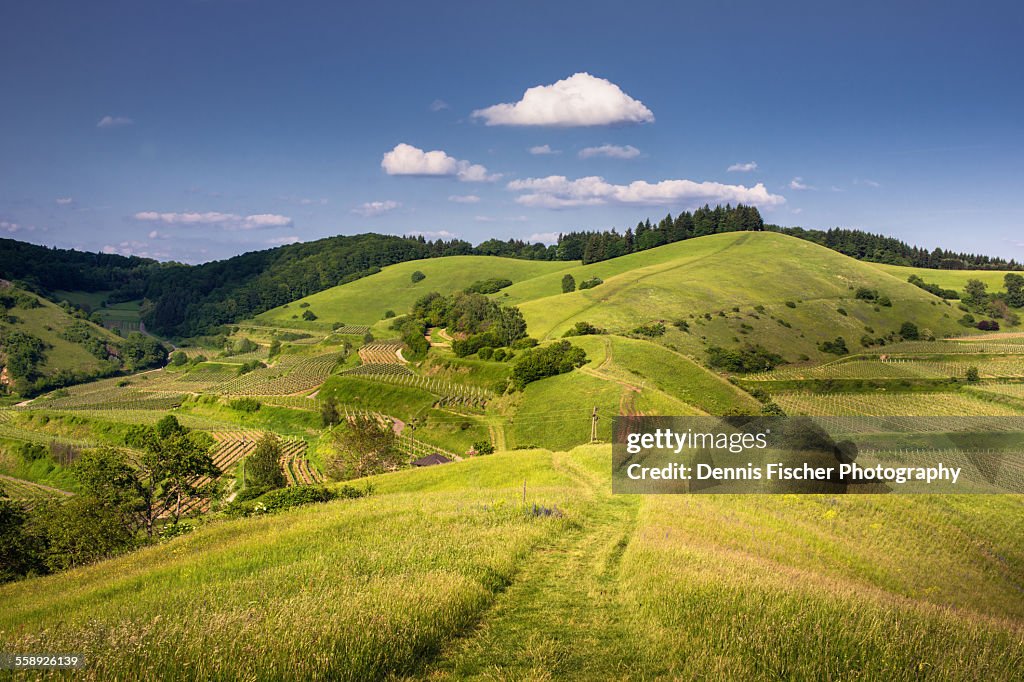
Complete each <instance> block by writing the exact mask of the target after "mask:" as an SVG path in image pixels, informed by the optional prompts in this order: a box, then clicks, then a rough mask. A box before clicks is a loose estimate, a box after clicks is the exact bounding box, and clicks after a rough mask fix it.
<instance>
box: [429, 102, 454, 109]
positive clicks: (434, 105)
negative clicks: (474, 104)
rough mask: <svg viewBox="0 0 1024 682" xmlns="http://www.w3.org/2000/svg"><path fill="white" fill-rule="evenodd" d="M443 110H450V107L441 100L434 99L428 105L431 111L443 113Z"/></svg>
mask: <svg viewBox="0 0 1024 682" xmlns="http://www.w3.org/2000/svg"><path fill="white" fill-rule="evenodd" d="M445 109H451V107H450V106H449V105H448V102H445V101H444V100H443V99H435V100H434V101H433V102H431V103H430V110H431V111H444V110H445Z"/></svg>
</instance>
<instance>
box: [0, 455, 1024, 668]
mask: <svg viewBox="0 0 1024 682" xmlns="http://www.w3.org/2000/svg"><path fill="white" fill-rule="evenodd" d="M609 458H610V455H609V451H608V449H607V447H584V448H578V449H576V450H574V451H572V452H570V453H554V454H552V453H550V452H547V451H542V450H538V451H529V452H516V453H507V454H499V455H495V456H491V457H486V458H480V459H476V460H470V461H466V462H462V463H456V464H451V465H446V466H443V467H437V468H435V469H432V470H414V471H405V472H400V473H397V474H390V475H385V476H381V477H377V478H376V479H374V480H373V481H372V483H373V485H374V494H373V495H371V496H370V497H368V498H364V499H359V500H346V501H338V502H333V503H329V504H327V505H319V506H314V507H309V508H305V509H299V510H295V511H291V512H285V513H282V514H280V515H277V516H270V517H264V518H257V519H250V520H238V521H225V522H218V523H212V524H210V525H208V526H207V527H205V528H201V529H200V530H198V531H195V532H194V533H192V534H190V535H187V536H185V537H181V538H177V539H175V540H172V541H170V542H167V543H165V544H162V545H159V546H156V547H153V548H150V549H147V550H143V551H140V552H137V553H135V554H132V555H129V556H126V557H123V558H119V559H114V560H111V561H107V562H103V563H100V564H97V565H94V566H91V567H86V568H83V569H77V570H73V571H70V572H67V573H65V574H62V575H56V576H51V577H46V578H39V579H30V580H26V581H23V582H20V583H15V584H10V585H5V586H3V587H0V600H2V602H3V604H4V609H3V610H2V611H0V648H3V649H4V650H7V651H44V650H45V651H76V652H84V653H85V654H86V656H87V657H88V659H89V661H90V664H89V668H88V670H87V671H86V672H85V676H86V677H87V678H89V679H107V678H111V677H132V678H133V679H172V678H206V679H211V678H217V679H247V678H248V679H251V678H257V677H258V678H267V677H273V678H276V679H368V678H381V677H386V676H388V675H399V676H403V675H404V676H411V677H416V678H426V677H429V678H431V679H467V678H469V679H494V678H495V676H498V677H499V678H501V679H537V678H542V677H543V678H557V679H588V680H589V679H609V678H617V679H618V678H630V677H641V676H642V677H648V678H654V677H666V678H687V679H689V678H694V677H706V676H709V675H710V676H712V677H720V678H733V679H736V678H744V679H777V678H780V677H781V678H787V679H789V678H794V679H826V678H832V679H838V678H842V679H853V678H857V679H908V680H909V679H919V678H920V677H922V676H925V677H933V676H934V677H937V678H941V679H990V680H1009V679H1013V678H1014V676H1016V675H1017V674H1018V673H1019V671H1020V669H1021V666H1022V665H1024V654H1022V651H1024V649H1022V646H1021V643H1022V637H1024V602H1022V601H1021V599H1020V592H1019V590H1020V584H1019V576H1020V575H1021V573H1022V571H1024V544H1022V538H1024V513H1022V512H1024V506H1022V503H1021V501H1020V500H1019V499H1017V498H1016V497H1013V496H974V497H966V496H965V497H949V496H943V497H938V496H891V497H874V496H853V497H843V498H836V497H825V496H806V497H800V498H794V497H792V496H775V497H763V496H759V497H757V498H756V499H755V498H754V497H750V496H716V497H703V496H686V497H669V496H665V497H659V496H646V497H622V496H619V497H616V496H611V495H609V494H607V493H606V492H605V491H606V490H607V489H608V475H609V471H610V467H609ZM524 480H525V484H526V503H527V504H526V506H525V507H524V506H523V505H522V504H521V502H522V495H523V485H524ZM533 505H543V506H544V507H546V508H548V509H551V510H554V509H555V508H557V510H558V513H556V514H554V515H552V516H546V515H537V514H535V513H534V512H533V511H532V510H533V509H534V507H533ZM965 585H969V586H970V589H964V586H965ZM694 652H700V655H699V656H696V655H694Z"/></svg>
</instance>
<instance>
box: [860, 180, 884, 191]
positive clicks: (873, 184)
mask: <svg viewBox="0 0 1024 682" xmlns="http://www.w3.org/2000/svg"><path fill="white" fill-rule="evenodd" d="M853 184H855V185H866V186H868V187H873V188H875V189H877V188H879V187H881V186H882V183H880V182H875V181H874V180H867V179H864V178H861V179H857V180H854V181H853Z"/></svg>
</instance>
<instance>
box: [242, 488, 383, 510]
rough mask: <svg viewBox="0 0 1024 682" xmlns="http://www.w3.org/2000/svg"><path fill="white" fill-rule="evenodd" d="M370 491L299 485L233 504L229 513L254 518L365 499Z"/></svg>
mask: <svg viewBox="0 0 1024 682" xmlns="http://www.w3.org/2000/svg"><path fill="white" fill-rule="evenodd" d="M370 492H371V491H370V490H368V489H367V490H360V489H358V488H354V487H352V486H350V485H343V486H341V487H340V488H337V489H336V490H331V489H329V488H325V487H324V486H320V485H299V486H292V487H290V488H278V489H276V490H271V491H270V492H267V493H265V494H263V495H262V496H260V497H257V498H256V499H253V500H246V501H244V502H241V503H239V502H237V501H236V502H232V503H231V505H229V506H228V509H227V513H228V515H230V516H253V515H257V514H273V513H275V512H279V511H284V510H285V509H291V508H293V507H301V506H303V505H307V504H316V503H320V502H330V501H331V500H336V499H339V498H340V499H354V498H359V497H365V496H366V495H369V494H370Z"/></svg>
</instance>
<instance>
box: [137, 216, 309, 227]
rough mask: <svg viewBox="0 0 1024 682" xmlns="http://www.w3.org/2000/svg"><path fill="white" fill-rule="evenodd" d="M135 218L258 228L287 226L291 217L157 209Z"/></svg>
mask: <svg viewBox="0 0 1024 682" xmlns="http://www.w3.org/2000/svg"><path fill="white" fill-rule="evenodd" d="M133 217H134V218H135V219H136V220H141V221H143V222H150V223H162V224H164V225H183V226H187V227H195V226H201V225H211V226H215V227H220V228H223V229H225V230H260V229H266V228H272V227H289V226H291V224H292V219H291V218H289V217H288V216H283V215H277V214H275V213H256V214H253V215H247V216H242V215H238V214H236V213H221V212H219V211H206V212H204V213H199V212H184V213H158V212H157V211H139V212H138V213H136V214H135V215H134V216H133Z"/></svg>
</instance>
